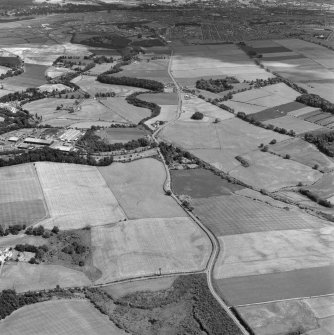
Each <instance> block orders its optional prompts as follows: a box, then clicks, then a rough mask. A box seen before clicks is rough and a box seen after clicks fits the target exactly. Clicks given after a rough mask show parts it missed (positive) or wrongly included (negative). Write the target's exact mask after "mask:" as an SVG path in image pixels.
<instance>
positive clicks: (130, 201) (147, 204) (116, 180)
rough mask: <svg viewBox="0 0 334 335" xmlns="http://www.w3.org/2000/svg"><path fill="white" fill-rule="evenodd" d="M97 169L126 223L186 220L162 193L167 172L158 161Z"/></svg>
mask: <svg viewBox="0 0 334 335" xmlns="http://www.w3.org/2000/svg"><path fill="white" fill-rule="evenodd" d="M98 169H99V171H100V172H101V174H102V176H103V178H104V179H105V180H106V183H107V184H108V186H109V188H110V189H111V191H112V192H113V193H114V194H115V196H116V198H117V200H118V202H119V204H120V206H121V207H122V208H123V210H124V212H125V213H126V215H127V216H128V218H129V219H143V218H173V217H182V216H186V214H185V212H184V211H183V210H182V209H181V208H180V207H179V205H177V204H176V202H175V201H174V200H173V199H172V198H171V197H169V196H167V195H166V194H165V193H164V191H163V183H164V182H165V179H166V172H165V169H164V166H163V165H162V163H161V162H159V161H158V160H155V159H153V158H145V159H141V160H137V161H134V162H131V163H126V164H121V163H114V164H111V165H109V166H106V167H99V168H98Z"/></svg>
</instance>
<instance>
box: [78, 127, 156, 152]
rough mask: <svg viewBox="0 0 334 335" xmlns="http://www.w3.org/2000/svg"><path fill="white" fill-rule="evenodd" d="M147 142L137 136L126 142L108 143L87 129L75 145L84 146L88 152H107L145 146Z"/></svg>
mask: <svg viewBox="0 0 334 335" xmlns="http://www.w3.org/2000/svg"><path fill="white" fill-rule="evenodd" d="M149 144H150V143H149V141H148V140H147V139H146V138H139V139H138V140H132V141H129V142H127V143H113V144H109V143H106V142H104V141H103V140H102V139H101V137H99V136H98V135H96V134H95V132H94V130H93V129H89V130H88V131H87V132H86V134H85V135H84V136H83V137H81V139H80V140H79V141H78V142H77V145H79V146H82V147H84V148H85V149H86V150H87V151H89V152H108V151H118V150H122V149H125V150H133V149H137V148H140V147H146V146H148V145H149Z"/></svg>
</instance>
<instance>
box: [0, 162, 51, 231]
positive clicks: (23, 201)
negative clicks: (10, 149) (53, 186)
mask: <svg viewBox="0 0 334 335" xmlns="http://www.w3.org/2000/svg"><path fill="white" fill-rule="evenodd" d="M0 180H1V188H0V222H1V223H2V224H6V225H7V224H26V225H30V224H32V223H34V222H38V221H40V220H41V219H43V218H45V217H46V215H47V209H46V206H45V204H44V196H43V192H42V189H41V187H40V185H39V181H38V177H37V174H36V171H35V168H34V165H33V164H24V165H19V166H15V167H3V168H1V170H0Z"/></svg>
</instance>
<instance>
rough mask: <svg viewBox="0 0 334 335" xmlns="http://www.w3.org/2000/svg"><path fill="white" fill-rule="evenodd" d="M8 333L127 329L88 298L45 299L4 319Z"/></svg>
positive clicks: (116, 332) (95, 333)
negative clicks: (103, 312) (98, 308)
mask: <svg viewBox="0 0 334 335" xmlns="http://www.w3.org/2000/svg"><path fill="white" fill-rule="evenodd" d="M0 333H1V334H8V335H19V334H25V335H51V334H52V335H65V334H71V335H107V334H108V335H123V334H125V332H124V331H123V330H121V329H119V328H118V327H116V326H115V324H114V323H113V322H112V321H110V320H109V318H108V317H107V316H105V315H103V314H102V313H100V312H99V311H98V310H97V309H96V308H95V307H94V306H93V305H92V304H91V303H90V302H89V301H87V300H79V299H78V300H76V299H72V300H55V301H44V302H39V303H37V304H33V305H29V306H24V307H22V308H20V309H19V310H17V311H15V312H14V313H13V314H12V315H10V316H9V317H8V318H6V319H5V320H2V321H0Z"/></svg>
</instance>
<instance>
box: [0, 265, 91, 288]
mask: <svg viewBox="0 0 334 335" xmlns="http://www.w3.org/2000/svg"><path fill="white" fill-rule="evenodd" d="M90 284H91V282H90V280H89V279H88V278H87V277H86V276H85V275H84V273H83V272H79V271H76V270H72V269H69V268H67V267H64V266H60V265H44V264H38V265H32V264H28V263H23V262H20V263H11V264H5V266H4V267H3V269H2V272H1V276H0V290H5V289H13V288H14V289H15V290H16V291H17V292H26V291H34V290H43V289H53V288H55V287H56V286H57V285H59V286H60V287H71V286H85V285H90Z"/></svg>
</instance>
